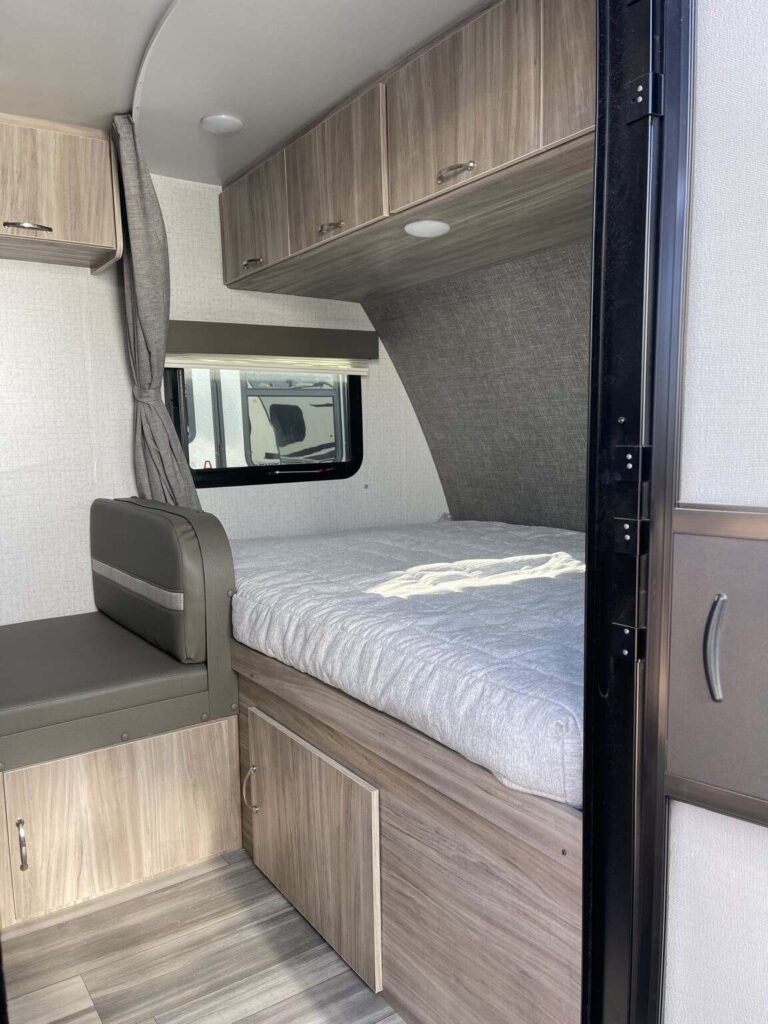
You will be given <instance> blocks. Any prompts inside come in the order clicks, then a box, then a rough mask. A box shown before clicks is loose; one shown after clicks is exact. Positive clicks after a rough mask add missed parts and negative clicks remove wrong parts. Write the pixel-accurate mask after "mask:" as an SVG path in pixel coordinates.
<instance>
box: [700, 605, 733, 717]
mask: <svg viewBox="0 0 768 1024" xmlns="http://www.w3.org/2000/svg"><path fill="white" fill-rule="evenodd" d="M727 603H728V595H727V594H715V599H714V601H713V602H712V607H711V608H710V609H709V615H708V617H707V625H706V627H705V629H704V672H705V673H706V676H707V684H708V686H709V693H710V696H711V697H712V700H713V701H715V702H716V703H718V704H719V703H720V701H721V700H722V699H723V681H722V679H721V678H720V630H721V628H722V625H723V614H724V612H725V606H726V604H727Z"/></svg>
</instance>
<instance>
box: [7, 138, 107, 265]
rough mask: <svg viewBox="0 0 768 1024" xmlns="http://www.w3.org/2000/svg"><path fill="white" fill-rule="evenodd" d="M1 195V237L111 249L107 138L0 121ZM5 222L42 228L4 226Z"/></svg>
mask: <svg viewBox="0 0 768 1024" xmlns="http://www.w3.org/2000/svg"><path fill="white" fill-rule="evenodd" d="M0 196H1V197H2V198H0V206H1V207H2V209H1V210H0V213H1V214H2V216H1V217H0V233H2V234H4V235H16V236H19V237H24V238H32V239H35V238H39V239H43V240H45V241H59V242H74V243H81V244H86V245H95V246H101V247H105V248H114V247H115V205H114V193H113V188H112V166H111V158H110V149H109V141H108V140H107V139H106V138H97V137H94V136H91V135H81V134H77V133H75V132H65V131H54V130H47V129H43V128H34V127H29V126H26V125H19V124H14V123H10V122H0ZM6 221H8V222H18V221H28V222H30V223H33V224H39V225H41V228H40V229H39V230H35V229H29V228H14V227H5V226H3V222H6ZM46 228H49V229H50V230H46Z"/></svg>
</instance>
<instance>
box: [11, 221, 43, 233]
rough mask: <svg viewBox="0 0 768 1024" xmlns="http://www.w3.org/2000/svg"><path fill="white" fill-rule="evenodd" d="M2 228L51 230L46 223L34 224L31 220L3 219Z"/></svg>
mask: <svg viewBox="0 0 768 1024" xmlns="http://www.w3.org/2000/svg"><path fill="white" fill-rule="evenodd" d="M3 227H4V228H26V229H27V230H28V231H53V228H49V227H48V225H47V224H35V223H33V222H32V221H31V220H4V221H3Z"/></svg>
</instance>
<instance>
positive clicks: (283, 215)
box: [220, 151, 288, 283]
mask: <svg viewBox="0 0 768 1024" xmlns="http://www.w3.org/2000/svg"><path fill="white" fill-rule="evenodd" d="M220 213H221V240H222V251H223V254H224V280H225V281H226V282H227V283H229V282H230V281H235V280H237V278H238V277H242V276H243V275H244V274H249V273H250V272H251V271H253V270H258V269H259V268H260V267H268V266H269V265H270V263H274V262H275V261H276V260H281V259H284V258H285V257H286V256H287V255H288V193H287V190H286V183H285V153H284V151H281V152H279V153H277V154H276V155H275V156H273V157H271V158H270V159H269V160H265V161H264V163H263V164H259V166H258V167H254V169H253V170H252V171H250V172H249V173H248V174H246V175H245V176H244V177H242V178H240V179H238V181H236V182H235V183H234V184H233V185H232V186H230V188H226V189H224V191H223V192H222V193H221V201H220Z"/></svg>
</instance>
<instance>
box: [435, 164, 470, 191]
mask: <svg viewBox="0 0 768 1024" xmlns="http://www.w3.org/2000/svg"><path fill="white" fill-rule="evenodd" d="M475 167H477V164H476V163H475V161H474V160H467V161H466V162H465V163H463V164H449V165H448V166H447V167H442V168H441V169H440V170H439V171H438V172H437V183H438V185H442V184H444V183H445V180H446V178H453V177H454V176H455V175H457V174H464V173H465V171H474V169H475Z"/></svg>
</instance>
